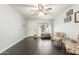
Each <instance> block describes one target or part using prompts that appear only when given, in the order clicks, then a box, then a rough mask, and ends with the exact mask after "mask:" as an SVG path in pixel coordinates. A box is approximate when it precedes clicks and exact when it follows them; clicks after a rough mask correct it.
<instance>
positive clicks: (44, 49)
mask: <svg viewBox="0 0 79 59" xmlns="http://www.w3.org/2000/svg"><path fill="white" fill-rule="evenodd" d="M51 44H52V42H51V41H50V40H41V39H40V40H39V41H38V50H39V51H40V53H42V54H46V53H50V51H51V48H52V45H51Z"/></svg>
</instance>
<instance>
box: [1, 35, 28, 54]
mask: <svg viewBox="0 0 79 59" xmlns="http://www.w3.org/2000/svg"><path fill="white" fill-rule="evenodd" d="M25 38H27V37H26V36H25V37H24V38H22V39H21V40H18V41H17V42H15V43H13V44H12V45H10V46H9V47H7V48H5V49H3V50H1V51H0V54H2V53H3V52H4V51H6V50H7V49H9V48H10V47H12V46H14V45H16V44H17V43H19V42H20V41H22V40H23V39H25Z"/></svg>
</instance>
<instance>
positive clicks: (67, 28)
mask: <svg viewBox="0 0 79 59" xmlns="http://www.w3.org/2000/svg"><path fill="white" fill-rule="evenodd" d="M70 9H73V13H75V12H77V11H79V5H73V6H72V7H70V8H69V9H67V10H66V11H64V12H63V13H61V14H60V15H59V16H58V17H57V18H56V19H55V20H54V33H55V32H64V33H66V34H67V36H68V37H70V38H73V39H76V38H77V35H78V34H79V23H75V20H74V14H73V15H72V21H71V22H67V23H64V18H65V17H66V12H67V11H68V10H70Z"/></svg>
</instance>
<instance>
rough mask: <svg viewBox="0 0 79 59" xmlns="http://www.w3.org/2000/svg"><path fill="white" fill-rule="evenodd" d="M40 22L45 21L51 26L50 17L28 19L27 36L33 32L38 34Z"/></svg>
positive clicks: (32, 34)
mask: <svg viewBox="0 0 79 59" xmlns="http://www.w3.org/2000/svg"><path fill="white" fill-rule="evenodd" d="M41 22H47V23H49V24H50V25H51V27H53V26H52V23H51V20H50V19H48V20H47V19H39V18H38V19H34V18H33V19H29V21H28V35H27V36H34V34H37V35H38V36H40V33H39V30H40V29H39V27H40V23H41ZM52 32H53V30H52V31H50V33H51V34H52Z"/></svg>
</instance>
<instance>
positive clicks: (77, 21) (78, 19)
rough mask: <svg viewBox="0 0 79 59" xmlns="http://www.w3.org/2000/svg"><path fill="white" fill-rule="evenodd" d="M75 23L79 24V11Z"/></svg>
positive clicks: (76, 13)
mask: <svg viewBox="0 0 79 59" xmlns="http://www.w3.org/2000/svg"><path fill="white" fill-rule="evenodd" d="M75 23H79V11H78V12H75Z"/></svg>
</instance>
